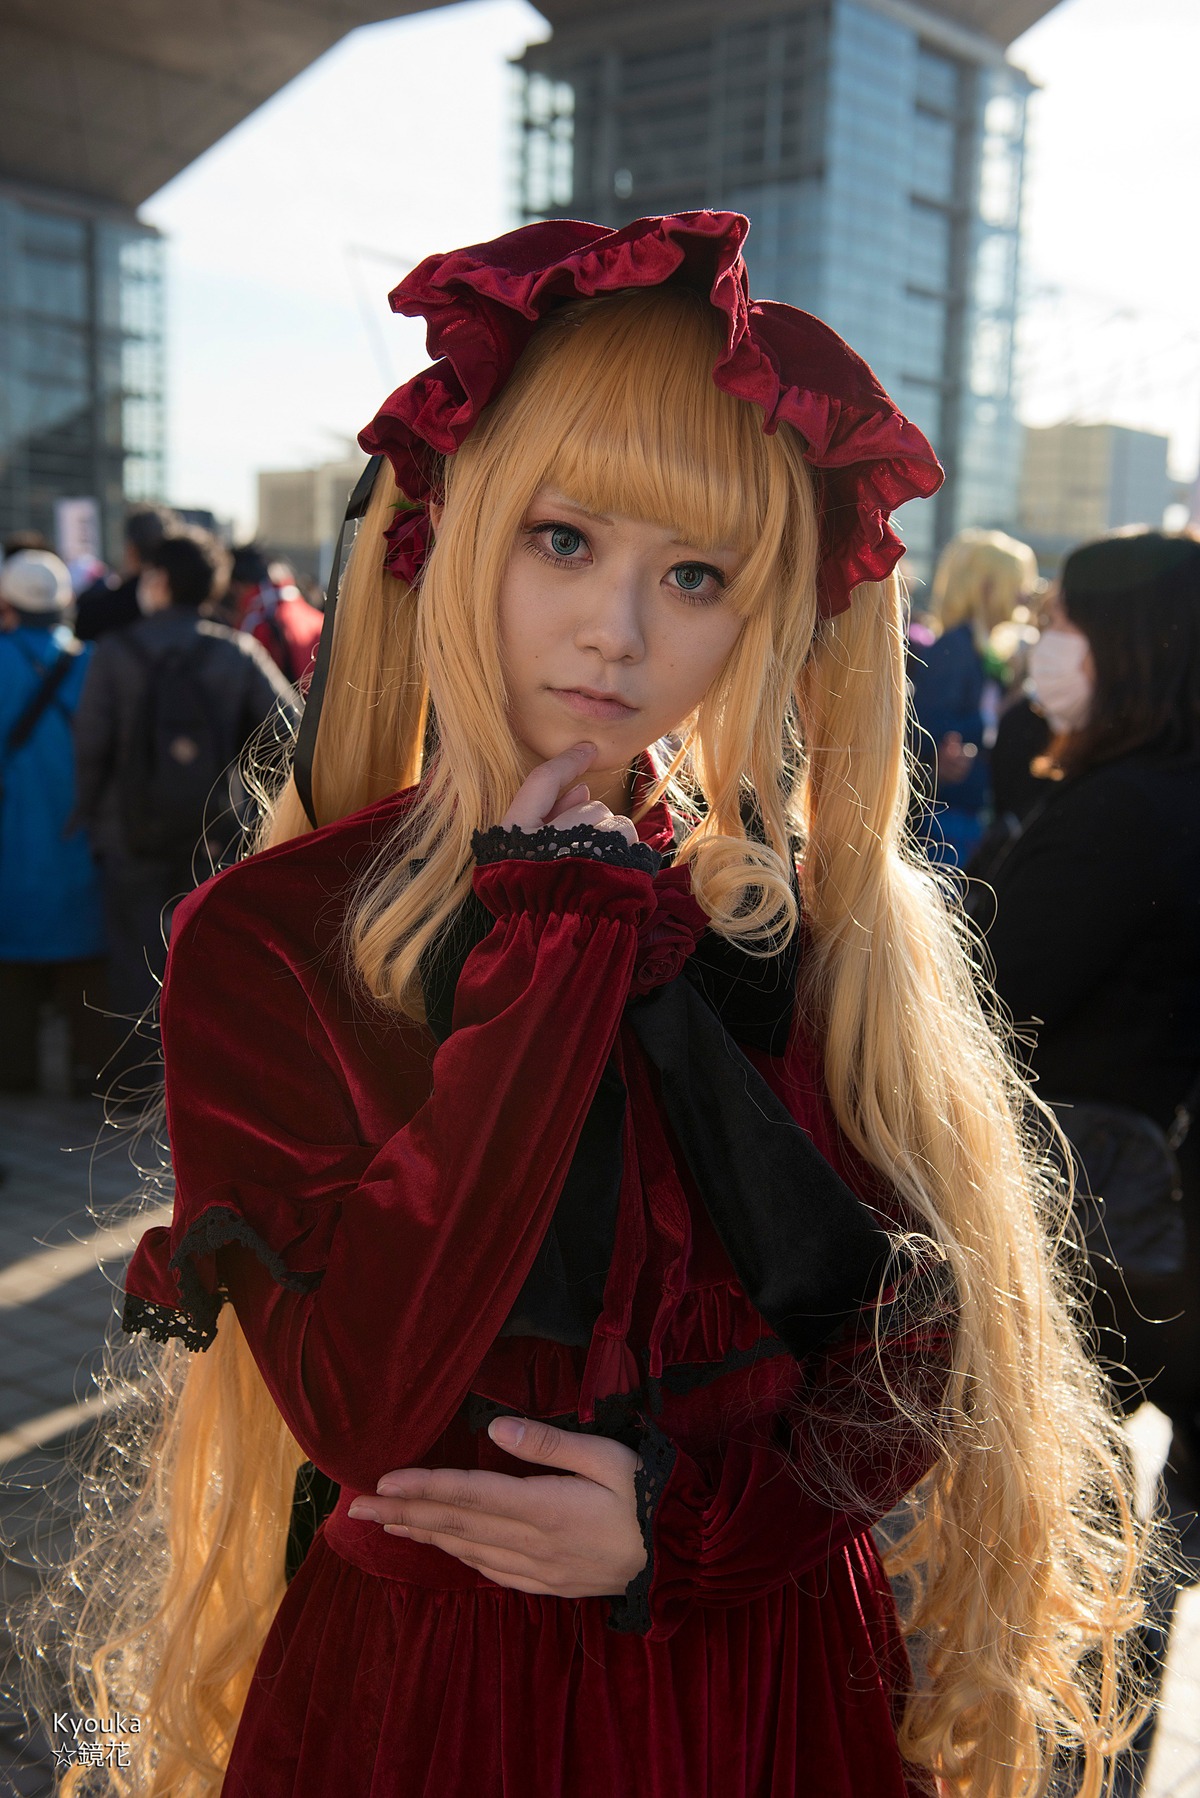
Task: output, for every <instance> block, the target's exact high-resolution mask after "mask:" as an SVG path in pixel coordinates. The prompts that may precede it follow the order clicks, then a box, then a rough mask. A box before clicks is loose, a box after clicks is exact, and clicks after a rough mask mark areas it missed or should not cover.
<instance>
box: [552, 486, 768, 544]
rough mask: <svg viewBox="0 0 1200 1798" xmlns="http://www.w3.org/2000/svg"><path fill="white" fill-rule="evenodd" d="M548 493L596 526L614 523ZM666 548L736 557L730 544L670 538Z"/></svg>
mask: <svg viewBox="0 0 1200 1798" xmlns="http://www.w3.org/2000/svg"><path fill="white" fill-rule="evenodd" d="M548 491H549V493H550V495H551V499H552V502H553V503H554V504H555V505H560V506H569V507H570V508H571V510H572V512H580V513H582V514H583V516H584V518H590V519H592V520H593V521H594V522H595V523H596V524H612V523H614V520H613V519H612V518H610V517H609V515H608V513H607V512H593V511H591V510H590V509H589V508H588V507H587V506H583V505H580V503H579V501H578V500H577V499H571V497H570V496H569V495H568V494H566V493H560V492H559V490H558V488H557V487H551V488H549V489H548ZM668 547H669V548H671V549H701V550H702V551H703V553H705V554H706V555H710V556H736V555H737V554H738V551H737V549H735V548H734V546H733V545H732V544H730V543H714V544H713V545H712V546H711V547H710V548H708V549H704V546H703V545H701V544H696V543H693V542H692V540H691V538H690V537H672V538H671V539H670V543H669V546H668Z"/></svg>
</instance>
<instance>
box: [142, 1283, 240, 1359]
mask: <svg viewBox="0 0 1200 1798" xmlns="http://www.w3.org/2000/svg"><path fill="white" fill-rule="evenodd" d="M121 1328H122V1329H123V1330H124V1331H125V1333H126V1335H127V1336H132V1335H134V1334H135V1332H137V1331H138V1330H144V1331H145V1332H146V1334H147V1335H148V1336H150V1337H152V1338H153V1340H154V1341H155V1342H170V1341H171V1340H172V1338H177V1339H178V1340H179V1341H180V1342H182V1343H183V1346H184V1347H185V1348H189V1349H192V1350H200V1349H206V1348H211V1346H212V1344H213V1341H214V1339H215V1337H216V1334H217V1333H216V1331H215V1330H204V1329H201V1328H200V1326H199V1324H197V1323H195V1322H194V1321H193V1319H192V1318H190V1317H189V1316H188V1314H187V1312H186V1311H179V1310H177V1309H176V1307H175V1306H174V1305H156V1304H155V1303H154V1301H153V1300H152V1299H144V1298H141V1297H139V1295H138V1294H137V1293H136V1292H127V1293H126V1294H125V1304H124V1306H123V1308H122V1311H121Z"/></svg>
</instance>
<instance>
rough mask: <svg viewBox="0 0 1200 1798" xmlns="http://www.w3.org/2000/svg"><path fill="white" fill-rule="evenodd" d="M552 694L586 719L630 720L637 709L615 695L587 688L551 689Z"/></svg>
mask: <svg viewBox="0 0 1200 1798" xmlns="http://www.w3.org/2000/svg"><path fill="white" fill-rule="evenodd" d="M550 692H551V693H553V694H554V696H555V698H556V699H561V700H562V702H563V704H564V705H566V706H568V707H569V708H570V710H571V711H573V712H575V713H576V714H578V715H579V716H581V717H585V718H628V717H629V716H630V714H631V713H633V712H636V710H637V707H636V706H633V705H630V704H629V703H628V701H626V700H624V699H619V698H618V697H617V695H616V694H615V693H598V692H596V690H595V689H594V688H587V687H551V688H550Z"/></svg>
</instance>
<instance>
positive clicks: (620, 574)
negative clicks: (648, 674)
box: [575, 564, 646, 662]
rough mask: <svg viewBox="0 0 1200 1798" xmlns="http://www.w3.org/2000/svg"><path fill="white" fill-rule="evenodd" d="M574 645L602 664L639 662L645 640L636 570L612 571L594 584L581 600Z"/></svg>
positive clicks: (643, 652) (630, 567)
mask: <svg viewBox="0 0 1200 1798" xmlns="http://www.w3.org/2000/svg"><path fill="white" fill-rule="evenodd" d="M583 584H584V583H583V582H580V585H581V586H582V585H583ZM589 584H590V583H589ZM575 643H576V647H577V648H579V649H585V650H586V649H594V650H596V651H597V652H598V653H599V655H600V656H601V658H602V659H603V660H604V661H606V662H640V661H641V659H642V657H643V656H644V655H645V653H646V639H645V629H644V621H643V618H642V582H641V578H640V571H639V570H638V569H637V568H636V567H634V566H633V565H632V564H629V565H626V566H621V567H614V568H613V569H611V571H610V572H609V574H608V577H607V579H604V580H601V581H597V582H596V583H595V585H594V587H593V588H592V591H591V592H590V593H589V594H587V595H586V597H585V606H584V611H583V615H582V617H581V618H580V621H579V625H578V628H577V630H576V633H575Z"/></svg>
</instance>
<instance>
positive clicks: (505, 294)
mask: <svg viewBox="0 0 1200 1798" xmlns="http://www.w3.org/2000/svg"><path fill="white" fill-rule="evenodd" d="M749 228H750V226H749V221H748V220H747V219H745V218H743V216H742V215H741V213H738V212H681V213H676V214H673V215H672V216H670V217H667V218H643V219H635V221H634V222H633V224H631V225H626V226H624V227H623V228H622V229H621V230H620V231H607V230H605V229H604V228H603V227H602V226H600V225H591V224H587V223H584V222H582V221H580V220H578V219H551V220H546V221H544V222H542V223H540V224H533V225H524V226H522V227H521V228H520V229H519V230H517V231H510V232H508V233H507V234H506V235H505V236H503V237H497V238H494V239H493V240H492V242H490V243H484V244H474V245H472V246H471V247H470V248H469V249H464V250H452V251H451V252H450V253H449V254H447V255H437V256H427V257H426V259H425V261H424V262H422V263H420V264H419V265H418V266H417V267H416V268H415V269H413V271H412V273H411V274H409V275H406V276H405V278H404V279H403V281H401V282H400V284H399V286H398V287H395V288H394V289H393V290H392V293H391V295H390V300H391V306H392V310H393V311H394V312H401V313H404V314H405V315H406V316H407V317H410V318H412V317H423V318H425V319H427V320H428V324H429V329H428V332H427V337H426V341H427V345H428V348H429V353H430V355H431V356H433V357H434V358H435V361H434V364H433V366H432V367H431V368H427V369H426V370H425V371H424V372H423V373H422V374H419V375H416V376H414V377H413V379H412V380H411V381H406V382H405V384H404V385H403V386H402V387H398V388H397V389H396V391H395V393H393V394H392V395H391V397H390V398H389V399H388V400H386V401H385V402H384V404H383V406H381V408H380V410H379V411H378V413H377V414H376V416H375V417H374V418H373V419H372V421H371V423H370V424H369V425H368V426H367V428H366V430H364V431H362V432H360V433H359V439H358V441H359V443H360V444H361V445H362V447H363V449H365V450H366V451H367V452H368V453H369V454H371V455H385V456H386V457H387V458H388V461H389V462H390V463H391V466H392V471H393V473H394V475H395V477H396V485H397V486H398V487H399V489H400V491H401V492H402V493H403V494H404V495H405V496H406V498H407V499H409V500H410V501H411V502H412V506H411V508H410V509H408V510H404V511H400V512H398V513H397V516H396V521H395V523H394V524H393V525H392V526H391V527H390V529H389V530H388V533H387V537H388V552H387V567H388V569H389V571H390V572H391V573H393V574H395V575H398V576H399V577H400V578H401V579H403V580H405V581H408V582H410V583H411V582H412V581H414V580H415V579H416V577H417V575H418V574H419V573H420V570H421V568H422V566H423V564H424V561H425V557H426V555H427V554H428V550H429V540H430V539H429V512H428V507H429V503H430V501H431V500H436V498H437V497H438V487H437V469H438V463H439V458H440V457H442V456H446V455H452V454H453V452H454V451H455V450H456V449H458V448H459V446H460V445H461V443H462V442H463V440H464V438H465V437H466V436H467V434H468V432H469V431H470V429H471V427H472V425H473V424H474V423H475V420H476V419H477V418H478V417H479V414H480V412H481V411H482V410H483V408H484V407H485V406H486V405H487V404H488V403H489V401H491V400H493V399H494V398H495V396H496V394H497V393H498V392H499V391H500V389H501V388H502V387H503V385H504V383H505V382H506V381H507V380H508V378H509V376H510V374H511V373H512V371H513V369H514V367H515V366H516V363H517V359H518V357H519V356H520V354H521V352H522V350H523V349H524V348H525V345H526V344H527V343H528V342H529V339H530V337H531V336H532V335H533V333H534V331H535V330H536V328H537V325H538V322H539V320H540V319H542V318H543V317H545V316H546V315H547V314H548V313H550V312H552V311H554V310H555V309H556V308H558V307H560V306H563V305H566V304H569V303H571V302H572V301H574V300H576V299H580V298H585V297H591V296H593V295H597V294H604V293H615V292H617V291H619V290H620V289H622V288H630V287H657V286H660V285H662V284H663V283H665V282H667V281H678V282H681V283H684V284H686V285H688V286H690V287H693V288H695V289H697V290H698V291H700V292H703V293H707V294H708V296H709V299H710V300H711V301H712V304H713V305H714V306H715V307H716V308H717V310H718V311H719V312H720V313H722V314H723V315H724V319H725V348H724V350H723V351H722V354H721V356H720V357H719V359H718V361H717V363H716V366H715V367H714V369H713V380H714V381H715V382H716V384H717V386H718V387H721V388H723V389H724V390H725V391H726V392H727V393H731V394H734V395H735V396H736V397H737V398H739V399H745V400H753V401H754V403H755V404H756V405H758V406H760V407H761V408H762V414H763V429H764V430H765V431H774V430H775V429H776V427H777V426H778V424H779V423H780V421H781V420H783V421H784V422H786V423H787V424H789V425H792V426H794V427H795V429H796V430H797V431H798V432H799V434H800V436H801V437H802V439H803V440H804V443H805V446H806V449H805V454H806V457H807V460H808V462H809V463H810V464H811V466H812V468H813V469H814V470H816V471H818V482H819V487H818V492H819V495H820V503H821V530H822V545H821V564H820V573H819V598H820V610H821V614H822V616H824V617H832V616H833V615H834V614H835V613H837V612H841V611H843V610H844V609H845V608H846V607H847V606H848V605H849V603H850V595H851V592H852V590H853V588H854V587H855V586H856V585H857V584H858V583H859V582H860V581H872V580H882V579H883V578H884V577H885V576H886V575H888V574H889V573H890V572H891V570H892V569H893V568H894V567H895V566H896V563H897V562H898V561H899V559H900V557H901V556H902V555H903V553H904V545H903V544H902V543H901V541H900V539H899V537H898V536H897V535H896V533H895V531H894V530H893V529H892V527H891V524H890V522H889V519H890V514H891V513H892V511H893V510H894V509H895V508H896V507H897V506H900V505H903V503H904V502H905V501H906V500H910V499H917V498H926V497H927V496H928V495H929V494H931V493H935V492H936V491H937V489H938V488H939V487H940V486H941V484H942V480H943V474H942V470H941V467H940V466H939V464H938V461H937V458H936V456H935V455H934V453H933V450H932V449H931V448H930V446H929V444H928V442H927V441H926V440H925V438H924V437H923V436H922V434H921V432H920V431H918V430H917V428H916V426H915V425H913V424H910V422H909V421H908V419H906V418H904V417H903V416H902V414H901V413H900V412H898V411H897V409H896V407H895V406H894V405H893V403H892V401H891V400H890V399H889V398H888V396H887V394H886V393H885V392H884V390H883V388H882V387H881V386H880V384H879V382H878V381H877V380H876V379H875V376H874V375H873V374H872V372H871V370H870V369H869V368H868V367H867V364H866V363H865V362H864V361H863V360H862V358H861V357H860V356H856V355H855V353H854V351H853V350H852V349H851V348H850V347H849V345H848V344H846V343H844V342H843V341H842V339H841V338H840V337H839V336H838V335H837V333H836V332H835V331H832V330H830V328H829V326H828V325H825V324H822V322H821V320H820V319H818V318H814V317H813V316H812V314H811V313H808V312H801V311H799V310H798V309H797V308H796V307H794V306H785V305H782V304H780V303H778V302H777V301H774V300H752V299H751V298H750V293H749V286H748V282H747V277H746V265H745V263H744V261H743V260H742V254H741V248H742V244H743V242H744V241H745V237H746V233H747V232H748V230H749Z"/></svg>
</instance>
